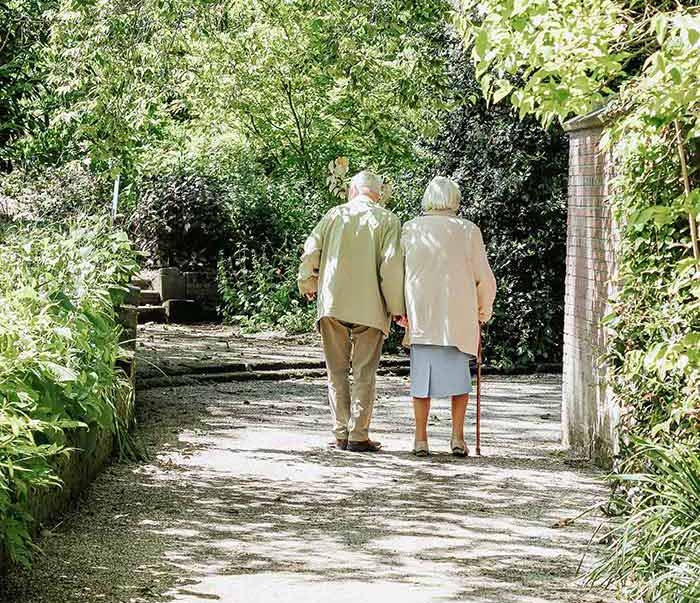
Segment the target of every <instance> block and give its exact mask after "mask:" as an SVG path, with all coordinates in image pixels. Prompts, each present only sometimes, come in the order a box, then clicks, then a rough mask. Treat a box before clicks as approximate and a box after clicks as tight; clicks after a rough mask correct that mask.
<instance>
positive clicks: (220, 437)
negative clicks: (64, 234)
mask: <svg viewBox="0 0 700 603" xmlns="http://www.w3.org/2000/svg"><path fill="white" fill-rule="evenodd" d="M406 392H407V382H406V380H405V379H404V378H401V377H383V378H381V380H380V384H379V388H378V395H379V400H378V403H377V406H376V410H375V419H374V428H373V432H372V436H373V437H375V438H377V439H380V440H381V441H382V442H383V443H384V446H385V450H384V451H383V452H382V453H380V454H377V455H362V454H353V453H348V452H340V451H336V450H332V449H330V448H329V447H328V445H327V443H328V441H329V440H330V439H331V438H330V434H329V432H328V431H327V427H328V422H329V420H328V411H327V408H326V402H325V388H324V383H323V381H321V380H311V379H309V380H290V381H282V382H246V383H228V384H216V385H208V386H187V387H179V388H159V389H153V390H148V391H143V392H140V393H139V398H138V413H139V421H140V426H141V428H140V437H141V438H142V439H143V441H144V443H145V444H146V445H147V446H148V449H149V450H150V452H151V459H150V461H149V462H144V463H139V464H131V465H129V464H121V465H114V466H112V467H110V468H109V469H107V470H106V471H105V472H104V473H103V474H102V475H101V476H100V477H99V478H98V480H97V481H96V482H95V483H94V485H93V487H92V488H91V489H90V490H89V491H88V492H86V494H85V496H84V498H83V499H82V500H81V501H80V502H79V504H78V506H77V507H76V509H75V511H74V512H73V513H72V514H71V515H69V516H67V517H65V518H64V519H63V520H62V522H61V523H60V524H59V525H58V526H56V527H55V528H54V529H53V530H50V531H46V532H45V534H44V537H43V538H42V540H41V541H40V543H39V544H40V546H41V547H42V549H43V551H44V553H43V555H40V556H39V557H38V558H37V561H36V567H35V569H34V570H33V571H32V572H31V574H26V573H23V572H16V573H15V574H13V575H12V576H10V578H9V583H8V584H6V585H5V586H4V592H3V588H2V587H0V601H3V602H4V603H73V602H81V603H89V602H93V601H94V602H98V601H100V602H105V603H116V602H123V603H143V602H151V601H178V602H187V603H206V602H211V601H221V602H225V603H233V602H239V601H240V602H246V603H257V602H265V603H268V602H273V601H285V602H290V601H291V602H295V601H302V602H305V603H314V602H316V601H330V602H332V603H345V602H350V601H352V602H353V603H356V602H358V601H360V602H361V601H364V600H367V601H369V599H370V598H371V599H372V600H376V601H380V602H382V603H384V602H388V601H400V602H401V603H413V602H429V601H469V602H476V603H490V602H494V603H496V602H498V603H511V602H512V603H537V602H572V603H574V602H575V603H596V602H603V601H605V602H607V601H609V600H610V599H609V597H608V596H607V595H605V594H601V593H590V592H587V591H586V590H585V589H584V588H582V586H581V584H580V583H579V582H577V580H576V574H577V568H578V566H579V564H580V562H581V559H582V557H583V556H584V553H585V554H586V555H585V559H584V561H583V565H582V570H581V571H585V568H586V567H588V566H589V563H590V562H591V560H592V559H593V558H594V557H595V556H596V555H599V554H600V553H601V551H600V546H599V545H595V544H594V545H591V546H590V547H588V546H587V544H588V542H589V541H590V540H591V539H592V536H593V534H594V532H595V530H596V528H598V526H599V524H600V523H601V521H602V518H601V517H600V515H599V514H597V513H590V514H588V515H586V516H585V517H583V518H581V519H578V520H577V521H575V522H574V523H573V524H572V525H565V526H564V527H555V526H557V525H561V523H560V522H561V521H562V520H564V519H567V518H573V517H575V516H577V515H578V514H579V513H581V512H582V511H584V510H585V509H587V508H589V507H591V506H592V505H594V504H596V503H597V502H601V501H603V500H604V499H605V496H606V491H605V488H604V486H603V485H602V482H601V475H600V474H599V473H598V472H596V471H595V470H593V469H591V468H590V467H588V466H586V465H583V464H580V463H577V462H576V461H575V460H571V459H567V457H566V456H565V455H564V454H563V453H562V452H561V450H560V447H559V444H558V439H559V401H560V383H559V381H558V380H557V379H555V378H551V377H549V378H509V379H498V378H494V377H491V378H489V379H488V380H487V382H486V383H485V385H484V407H485V409H484V417H483V419H484V421H483V422H484V435H483V438H484V442H483V446H482V448H483V450H482V452H483V455H484V456H482V457H481V458H468V459H455V458H453V457H452V456H450V455H449V454H447V447H448V440H449V410H448V406H447V403H446V402H444V401H441V402H438V403H436V404H435V406H434V410H433V418H432V420H431V427H430V429H431V446H432V448H433V449H434V451H435V454H434V455H433V456H432V457H430V458H428V459H416V458H414V457H413V456H412V455H411V454H409V453H408V449H409V448H410V445H411V443H412V436H411V412H410V406H409V400H408V397H407V394H406ZM596 539H597V538H596Z"/></svg>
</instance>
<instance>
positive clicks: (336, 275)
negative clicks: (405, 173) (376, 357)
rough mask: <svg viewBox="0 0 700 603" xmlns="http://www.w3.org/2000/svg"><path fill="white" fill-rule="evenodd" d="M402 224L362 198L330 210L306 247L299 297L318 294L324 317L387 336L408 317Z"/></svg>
mask: <svg viewBox="0 0 700 603" xmlns="http://www.w3.org/2000/svg"><path fill="white" fill-rule="evenodd" d="M400 239H401V222H400V220H399V219H398V217H396V216H395V215H394V214H392V213H391V212H390V211H388V210H386V209H384V208H383V207H381V206H380V205H377V204H376V203H373V202H372V200H371V199H370V198H369V197H365V196H363V195H360V196H358V197H355V199H353V200H352V201H350V202H348V203H345V204H343V205H338V206H337V207H334V208H333V209H331V210H330V211H329V212H328V213H327V214H326V215H325V216H324V217H323V218H322V219H321V221H320V222H319V223H318V224H317V225H316V228H314V230H313V232H312V233H311V235H310V236H309V238H308V239H307V240H306V244H305V245H304V255H303V256H302V258H301V265H300V266H299V276H298V285H299V292H300V293H301V294H302V295H304V294H306V293H318V304H317V307H318V320H320V319H321V318H323V317H325V316H329V317H332V318H335V319H337V320H341V321H344V322H348V323H352V324H356V325H364V326H367V327H374V328H375V329H379V330H380V331H382V332H383V333H384V334H385V335H388V333H389V327H390V326H391V316H392V315H395V316H402V315H403V314H405V306H404V295H403V282H404V267H403V254H402V253H401V244H400Z"/></svg>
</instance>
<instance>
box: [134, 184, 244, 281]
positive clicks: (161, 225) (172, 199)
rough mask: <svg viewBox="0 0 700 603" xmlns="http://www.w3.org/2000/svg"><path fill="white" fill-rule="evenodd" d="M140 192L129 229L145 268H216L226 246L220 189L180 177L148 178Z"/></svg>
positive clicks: (227, 224) (227, 236)
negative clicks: (143, 256)
mask: <svg viewBox="0 0 700 603" xmlns="http://www.w3.org/2000/svg"><path fill="white" fill-rule="evenodd" d="M140 189H141V195H140V198H139V200H138V204H137V206H136V211H135V212H134V214H133V216H132V219H131V228H132V232H133V234H134V238H135V241H136V243H137V245H138V246H139V248H140V249H141V250H142V251H144V252H145V253H147V255H148V262H149V264H150V265H152V266H158V267H164V266H176V267H178V268H181V269H183V270H188V269H189V270H196V269H200V268H203V267H204V268H208V267H211V266H213V265H215V264H216V258H217V256H218V254H219V252H220V251H221V250H224V249H226V248H228V246H229V244H230V240H229V237H230V228H229V221H228V219H227V215H226V205H225V202H224V199H223V192H222V190H221V187H220V185H219V183H218V182H217V181H216V180H214V179H212V178H206V177H201V176H196V175H192V174H186V173H183V174H173V175H163V176H154V177H151V178H149V179H148V180H147V181H146V182H144V183H142V184H141V187H140Z"/></svg>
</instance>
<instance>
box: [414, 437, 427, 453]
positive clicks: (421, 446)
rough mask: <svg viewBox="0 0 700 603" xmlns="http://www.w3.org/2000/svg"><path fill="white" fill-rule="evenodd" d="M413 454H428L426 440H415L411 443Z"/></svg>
mask: <svg viewBox="0 0 700 603" xmlns="http://www.w3.org/2000/svg"><path fill="white" fill-rule="evenodd" d="M413 454H415V455H416V456H428V455H429V454H430V450H428V441H427V440H426V441H424V442H419V441H418V440H416V441H415V442H414V444H413Z"/></svg>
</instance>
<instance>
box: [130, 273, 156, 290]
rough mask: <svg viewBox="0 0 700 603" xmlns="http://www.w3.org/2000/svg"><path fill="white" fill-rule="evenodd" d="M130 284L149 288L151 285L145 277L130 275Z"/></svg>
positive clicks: (140, 287)
mask: <svg viewBox="0 0 700 603" xmlns="http://www.w3.org/2000/svg"><path fill="white" fill-rule="evenodd" d="M131 284H132V285H133V286H134V287H138V288H139V289H150V288H151V287H152V286H153V285H152V284H151V281H148V280H146V279H145V278H141V277H140V276H132V277H131Z"/></svg>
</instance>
